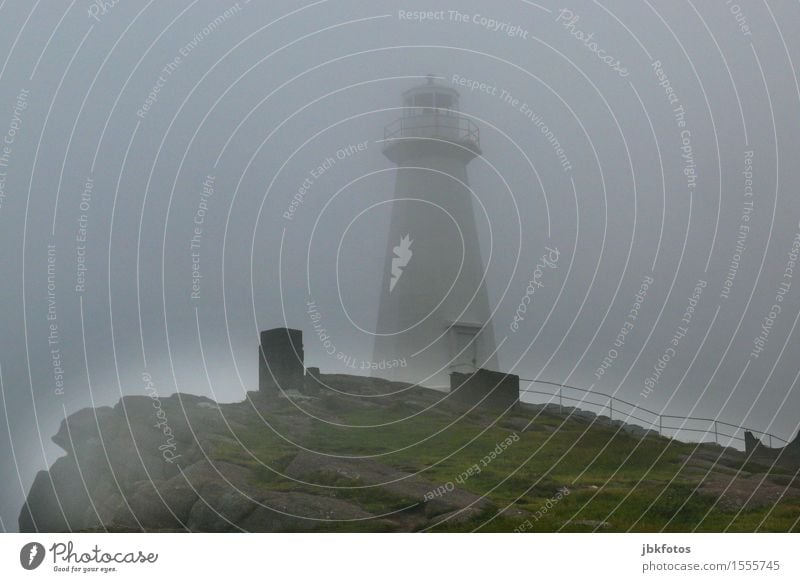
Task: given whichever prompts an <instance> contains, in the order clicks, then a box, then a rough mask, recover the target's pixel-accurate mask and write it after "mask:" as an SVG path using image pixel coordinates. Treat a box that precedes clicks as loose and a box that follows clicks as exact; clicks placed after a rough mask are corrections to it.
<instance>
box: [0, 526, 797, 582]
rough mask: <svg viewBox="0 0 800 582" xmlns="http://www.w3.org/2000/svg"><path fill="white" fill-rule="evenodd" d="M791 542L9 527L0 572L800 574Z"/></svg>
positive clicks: (1, 540)
mask: <svg viewBox="0 0 800 582" xmlns="http://www.w3.org/2000/svg"><path fill="white" fill-rule="evenodd" d="M797 540H798V538H797V537H796V536H793V535H792V534H692V535H688V534H685V535H684V534H528V535H519V534H475V535H465V534H430V535H413V534H150V535H148V534H43V535H25V534H5V535H2V536H0V573H2V576H1V577H0V579H2V580H4V581H5V580H15V581H16V580H50V579H56V580H64V579H72V580H84V579H90V580H115V581H116V580H119V581H122V580H136V581H141V580H170V579H172V578H171V577H173V576H174V577H176V578H177V577H185V576H187V575H194V576H200V577H201V578H199V579H202V580H215V579H219V580H251V579H257V580H282V581H283V580H295V579H298V580H317V579H318V580H325V581H326V582H328V581H338V580H342V581H345V580H346V581H348V582H352V581H354V580H370V581H373V580H381V581H391V580H398V581H399V580H402V581H404V582H405V581H407V580H409V579H412V580H417V581H427V580H437V579H438V580H445V579H448V580H458V581H461V580H480V581H499V580H541V579H545V580H547V579H551V580H569V581H572V580H579V579H581V578H583V577H587V579H589V580H616V581H620V582H628V581H630V580H646V579H656V580H681V579H686V580H704V581H705V580H759V581H761V580H798V579H799V578H798V575H799V571H798V567H797V562H798V560H797V556H796V554H797ZM239 576H247V578H239ZM254 576H257V578H254Z"/></svg>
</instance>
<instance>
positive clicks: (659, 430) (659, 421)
mask: <svg viewBox="0 0 800 582" xmlns="http://www.w3.org/2000/svg"><path fill="white" fill-rule="evenodd" d="M658 434H660V435H663V434H664V428H663V426H662V421H661V415H660V414H659V415H658Z"/></svg>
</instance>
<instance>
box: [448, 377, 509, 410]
mask: <svg viewBox="0 0 800 582" xmlns="http://www.w3.org/2000/svg"><path fill="white" fill-rule="evenodd" d="M450 393H451V394H452V396H451V398H452V399H453V401H454V402H459V403H462V404H466V405H468V406H474V405H476V404H478V403H479V402H480V404H478V406H480V407H492V408H508V407H509V406H513V405H514V404H516V403H517V402H519V376H515V375H514V374H505V373H503V372H494V371H492V370H484V369H480V370H477V371H476V372H473V373H472V374H462V373H459V372H453V373H452V374H450ZM484 397H485V398H484ZM481 399H483V401H481Z"/></svg>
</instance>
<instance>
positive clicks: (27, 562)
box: [19, 542, 45, 570]
mask: <svg viewBox="0 0 800 582" xmlns="http://www.w3.org/2000/svg"><path fill="white" fill-rule="evenodd" d="M44 554H45V551H44V546H43V545H42V544H40V543H38V542H30V543H28V544H25V545H24V546H22V550H20V552H19V563H20V564H22V567H23V568H25V569H26V570H35V569H36V568H38V567H39V566H41V565H42V562H44Z"/></svg>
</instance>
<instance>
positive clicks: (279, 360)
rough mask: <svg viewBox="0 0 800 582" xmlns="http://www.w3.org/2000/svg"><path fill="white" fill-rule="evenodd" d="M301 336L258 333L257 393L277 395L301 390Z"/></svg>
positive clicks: (291, 331) (287, 332) (276, 331)
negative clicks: (259, 338)
mask: <svg viewBox="0 0 800 582" xmlns="http://www.w3.org/2000/svg"><path fill="white" fill-rule="evenodd" d="M303 357H304V355H303V332H302V331H301V330H299V329H287V328H285V327H279V328H276V329H270V330H267V331H262V332H261V345H260V346H259V348H258V389H259V391H260V392H262V393H267V394H271V395H278V394H281V393H282V392H286V391H287V390H298V391H299V390H301V389H302V388H303V381H304V378H303V376H304V374H305V367H304V364H303Z"/></svg>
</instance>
